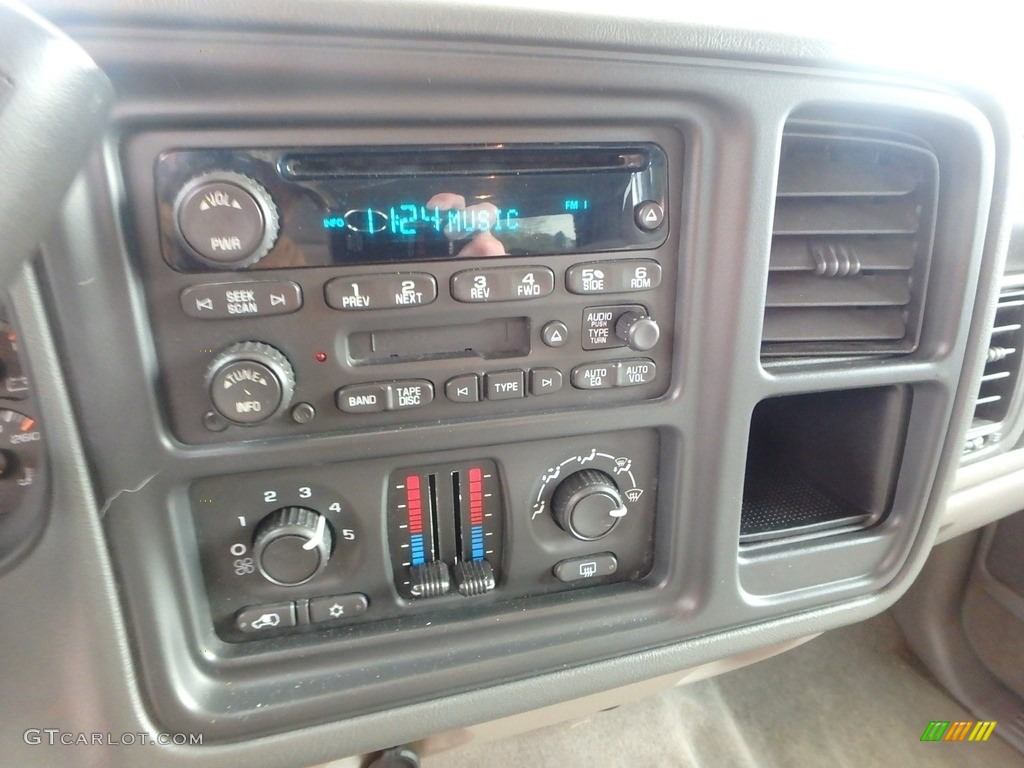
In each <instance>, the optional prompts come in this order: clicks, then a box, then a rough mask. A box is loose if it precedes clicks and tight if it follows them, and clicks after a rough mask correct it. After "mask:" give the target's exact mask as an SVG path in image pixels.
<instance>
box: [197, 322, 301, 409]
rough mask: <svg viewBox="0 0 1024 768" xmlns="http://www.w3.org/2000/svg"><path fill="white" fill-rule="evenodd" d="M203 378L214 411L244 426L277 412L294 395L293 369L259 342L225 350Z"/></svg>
mask: <svg viewBox="0 0 1024 768" xmlns="http://www.w3.org/2000/svg"><path fill="white" fill-rule="evenodd" d="M206 379H207V384H208V385H209V387H210V399H211V400H212V401H213V407H214V408H216V409H217V412H218V413H219V414H220V415H221V416H223V417H224V418H225V419H227V420H228V421H231V422H233V423H235V424H242V425H246V426H252V425H253V424H260V423H261V422H264V421H266V420H267V419H270V418H272V417H273V416H276V415H277V414H279V413H281V412H282V411H284V410H285V409H286V408H287V407H288V404H289V403H290V402H291V399H292V396H293V395H294V394H295V371H294V370H293V369H292V365H291V363H289V362H288V358H287V357H285V356H284V354H283V353H282V352H280V351H279V350H277V349H274V348H273V347H272V346H270V345H269V344H264V343H263V342H261V341H244V342H242V343H240V344H233V345H232V346H230V347H228V348H227V349H225V350H224V351H223V352H221V353H220V354H219V355H217V357H215V358H214V359H213V362H212V363H210V368H209V370H208V371H207V375H206Z"/></svg>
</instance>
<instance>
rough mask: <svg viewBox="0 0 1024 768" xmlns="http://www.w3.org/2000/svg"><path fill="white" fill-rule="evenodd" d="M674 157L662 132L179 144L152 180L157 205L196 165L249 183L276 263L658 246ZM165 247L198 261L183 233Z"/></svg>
mask: <svg viewBox="0 0 1024 768" xmlns="http://www.w3.org/2000/svg"><path fill="white" fill-rule="evenodd" d="M666 166H667V163H666V158H665V154H664V152H663V151H662V149H661V148H660V147H658V146H657V145H654V144H637V145H628V146H627V145H614V146H613V145H587V146H576V145H571V146H566V145H510V146H503V147H454V148H453V147H427V148H422V149H409V148H401V149H395V148H351V147H349V148H344V149H316V150H294V149H292V150H289V149H284V150H281V149H276V150H275V149H244V150H234V149H232V150H222V149H216V150H184V151H175V152H168V153H165V154H163V155H162V156H161V158H160V160H159V163H158V167H157V184H158V196H159V197H160V198H161V203H162V204H163V203H164V202H165V201H166V202H168V203H170V202H172V201H173V199H174V196H175V195H176V194H177V190H178V189H180V188H181V187H182V186H183V185H185V184H187V183H188V181H189V179H193V178H196V177H201V176H202V174H209V173H215V172H222V171H223V172H229V173H232V174H237V175H238V176H239V177H240V178H245V179H252V180H253V181H255V182H256V183H257V184H259V185H260V186H261V187H262V188H263V190H265V191H266V193H267V195H268V197H269V199H271V200H272V201H273V205H274V207H275V208H276V212H277V215H278V218H279V222H280V232H279V234H278V236H277V238H276V241H275V244H274V247H273V249H272V250H271V251H270V253H269V254H268V255H267V256H266V257H265V258H263V259H262V261H260V263H259V266H258V268H259V269H268V268H271V269H272V268H294V267H301V266H349V265H359V264H387V263H401V262H417V261H429V260H447V259H453V258H481V257H491V256H523V257H525V256H543V255H555V254H577V253H580V254H581V253H598V252H604V251H628V250H642V249H651V248H656V247H658V246H659V245H661V244H662V243H663V242H664V241H665V238H666V236H667V232H668V224H667V221H666V213H665V212H666V211H667V210H668V201H667V186H668V185H667V168H666ZM165 220H166V219H165ZM165 234H166V232H165ZM164 253H165V256H166V257H167V258H168V260H169V261H170V262H171V263H172V265H173V266H175V267H177V268H179V269H183V271H199V270H196V269H195V266H196V265H195V264H194V263H192V262H190V260H189V258H188V248H187V247H185V248H182V247H181V243H180V242H174V241H173V239H170V238H165V242H164ZM200 269H201V267H200Z"/></svg>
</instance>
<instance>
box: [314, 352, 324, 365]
mask: <svg viewBox="0 0 1024 768" xmlns="http://www.w3.org/2000/svg"><path fill="white" fill-rule="evenodd" d="M313 357H314V358H316V361H317V362H318V363H326V362H327V353H326V352H317V353H316V354H315V355H313Z"/></svg>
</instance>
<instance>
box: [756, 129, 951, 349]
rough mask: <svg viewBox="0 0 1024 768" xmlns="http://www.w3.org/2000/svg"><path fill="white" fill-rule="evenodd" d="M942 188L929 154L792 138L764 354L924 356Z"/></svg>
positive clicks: (781, 189) (870, 143) (866, 142)
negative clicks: (921, 337)
mask: <svg viewBox="0 0 1024 768" xmlns="http://www.w3.org/2000/svg"><path fill="white" fill-rule="evenodd" d="M937 189H938V162H937V160H936V159H935V156H934V155H933V154H932V153H931V152H929V151H928V150H926V149H924V148H922V147H919V146H916V145H913V144H909V143H899V142H894V141H891V140H887V139H878V138H869V137H861V136H852V135H846V136H844V135H816V134H809V133H794V132H787V133H786V134H785V135H784V136H783V141H782V160H781V165H780V167H779V184H778V192H777V195H776V201H775V226H774V230H773V232H772V248H771V264H770V274H769V279H768V293H767V297H766V308H765V318H764V332H763V336H762V345H761V353H762V355H763V356H764V357H766V358H777V357H809V356H837V355H842V356H846V355H874V354H894V353H907V352H912V351H913V350H914V349H916V347H917V342H918V333H919V331H920V324H921V310H922V307H923V301H924V288H925V284H926V281H927V274H928V263H929V261H930V258H931V250H932V238H933V233H934V224H935V209H936V204H937Z"/></svg>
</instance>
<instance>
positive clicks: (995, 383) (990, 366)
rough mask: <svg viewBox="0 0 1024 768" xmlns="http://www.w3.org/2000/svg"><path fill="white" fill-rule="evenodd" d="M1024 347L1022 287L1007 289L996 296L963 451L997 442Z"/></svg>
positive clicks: (1008, 406) (1017, 374) (1023, 297)
mask: <svg viewBox="0 0 1024 768" xmlns="http://www.w3.org/2000/svg"><path fill="white" fill-rule="evenodd" d="M1022 346H1024V288H1007V289H1003V291H1002V292H1001V293H1000V295H999V305H998V306H997V307H996V317H995V321H994V322H993V324H992V336H991V338H990V339H989V344H988V356H987V358H986V361H985V370H984V372H983V373H982V375H981V387H980V388H979V389H978V399H977V400H976V401H975V404H974V421H973V422H972V423H971V428H970V430H969V431H968V432H967V443H966V444H965V445H964V453H974V452H976V451H979V450H981V449H982V448H985V447H986V446H989V445H993V444H995V443H997V442H999V439H1000V437H1001V436H1002V434H1001V433H1002V426H1003V422H1004V421H1006V416H1007V414H1008V413H1009V408H1010V401H1011V399H1012V396H1013V393H1014V390H1015V389H1016V385H1017V379H1018V378H1019V375H1020V364H1021V348H1022Z"/></svg>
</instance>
